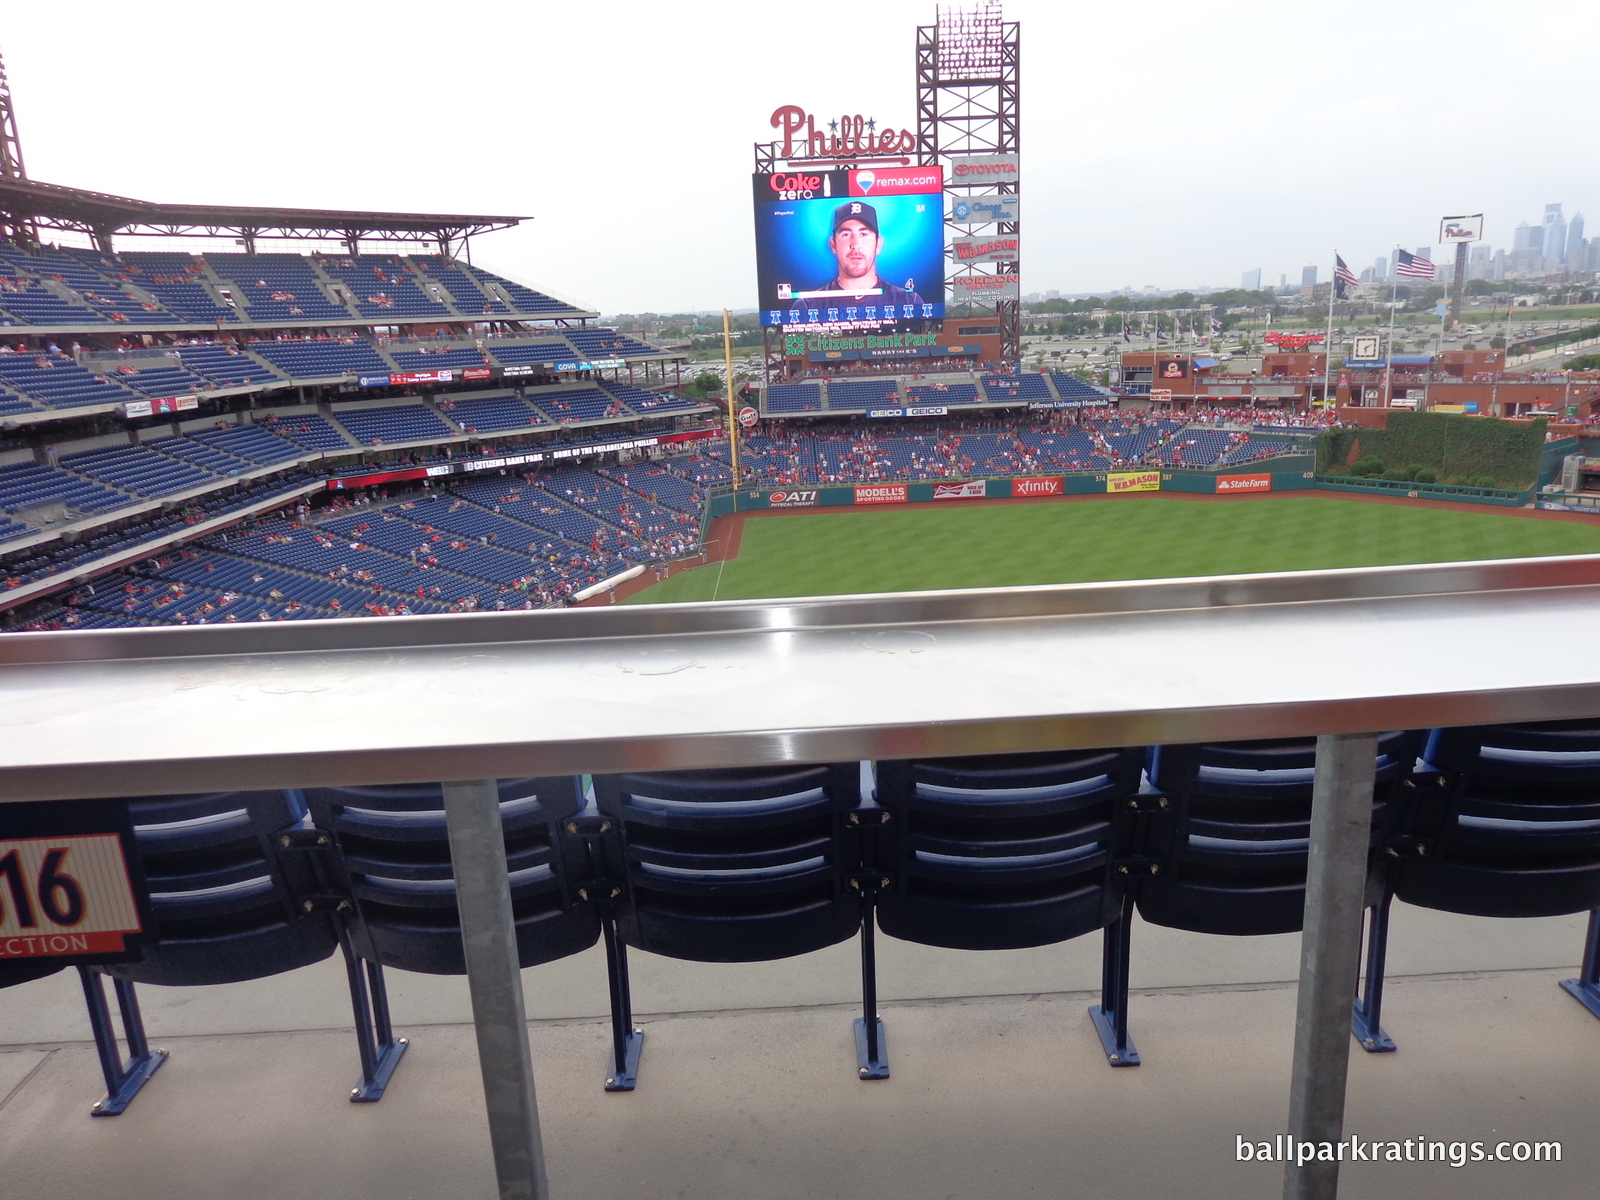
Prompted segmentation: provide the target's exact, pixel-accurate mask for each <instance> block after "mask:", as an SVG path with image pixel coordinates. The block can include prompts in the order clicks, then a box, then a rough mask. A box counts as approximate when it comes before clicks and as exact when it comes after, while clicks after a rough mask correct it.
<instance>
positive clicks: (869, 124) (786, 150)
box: [772, 104, 917, 160]
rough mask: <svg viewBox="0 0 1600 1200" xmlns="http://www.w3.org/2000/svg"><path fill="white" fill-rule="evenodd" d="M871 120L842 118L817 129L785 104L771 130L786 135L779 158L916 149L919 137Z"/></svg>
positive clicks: (853, 155) (796, 108)
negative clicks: (882, 127) (824, 127)
mask: <svg viewBox="0 0 1600 1200" xmlns="http://www.w3.org/2000/svg"><path fill="white" fill-rule="evenodd" d="M877 126H878V123H877V122H876V121H874V120H873V119H872V118H870V117H862V116H861V115H860V114H857V115H855V116H842V117H840V118H839V119H838V120H836V121H829V122H828V125H827V128H826V129H818V128H817V121H816V118H815V117H813V116H812V115H811V114H810V113H808V112H806V110H805V109H803V108H801V107H800V106H799V105H798V104H785V105H783V106H781V107H779V108H776V109H774V110H773V113H772V127H773V128H774V129H776V130H779V131H780V132H782V134H783V149H782V150H781V152H780V153H779V155H778V157H780V158H785V159H790V160H798V159H807V158H818V159H839V158H862V157H870V156H873V155H880V156H882V155H891V154H909V153H910V152H911V151H912V150H915V149H916V146H917V136H916V134H914V133H912V132H911V131H910V130H909V129H888V128H884V129H879V128H878V127H877Z"/></svg>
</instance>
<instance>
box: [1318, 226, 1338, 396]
mask: <svg viewBox="0 0 1600 1200" xmlns="http://www.w3.org/2000/svg"><path fill="white" fill-rule="evenodd" d="M1338 294H1339V251H1338V249H1337V248H1336V249H1335V250H1334V252H1333V278H1331V279H1329V280H1328V340H1327V341H1325V342H1323V343H1322V406H1323V408H1327V406H1328V404H1329V402H1330V401H1332V400H1333V398H1334V396H1333V301H1334V297H1336V296H1337V295H1338Z"/></svg>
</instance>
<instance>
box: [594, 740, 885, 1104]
mask: <svg viewBox="0 0 1600 1200" xmlns="http://www.w3.org/2000/svg"><path fill="white" fill-rule="evenodd" d="M594 793H595V800H596V802H597V804H598V808H599V816H598V817H597V818H591V821H598V822H599V823H600V825H601V826H604V825H608V823H610V822H615V824H616V825H617V827H618V828H617V830H616V831H611V830H610V829H609V828H601V827H600V826H596V825H593V824H591V825H590V826H588V827H586V828H589V829H593V830H594V834H593V835H592V836H591V838H590V841H591V847H590V854H591V855H592V856H594V857H595V859H596V860H597V861H599V860H602V859H603V861H605V863H606V875H607V878H609V879H613V880H616V881H617V885H616V891H617V892H618V893H619V894H617V895H615V896H613V897H611V899H610V900H607V899H606V897H604V896H602V897H600V898H599V899H600V900H601V917H602V920H603V922H604V923H605V932H606V942H607V949H608V951H609V952H610V953H609V955H608V960H609V966H610V971H611V978H612V995H613V999H614V1002H615V1007H614V1014H615V1016H614V1025H613V1046H612V1061H611V1071H610V1072H609V1073H608V1075H607V1084H606V1086H607V1088H608V1089H609V1090H628V1089H630V1088H631V1087H632V1086H633V1080H634V1074H635V1068H636V1066H637V1061H638V1053H639V1047H638V1043H637V1041H636V1040H635V1039H636V1038H638V1037H639V1036H640V1035H637V1034H635V1033H633V1032H632V1012H631V1008H630V1006H629V989H628V985H627V959H626V956H625V955H626V951H625V946H634V947H637V948H638V949H641V950H646V951H649V952H650V953H652V954H662V955H666V956H667V957H669V958H682V959H688V960H690V961H693V962H765V961H770V960H772V959H780V958H789V957H792V956H794V955H797V954H805V953H808V952H810V951H813V950H820V949H821V948H822V947H824V946H831V945H834V944H836V943H838V942H842V941H845V940H847V939H848V938H850V937H852V936H854V935H855V934H856V933H857V931H863V934H864V937H865V936H866V935H868V934H869V933H870V929H871V926H870V924H864V922H863V918H864V917H865V916H866V915H867V914H868V913H869V909H868V907H867V906H866V904H865V903H864V902H863V899H862V897H863V891H862V887H861V885H862V881H863V879H864V878H865V879H868V880H875V879H876V878H877V875H876V872H871V873H869V874H867V875H865V876H863V875H862V874H861V873H860V872H859V871H858V870H857V864H858V863H859V861H860V852H859V846H858V842H857V839H856V837H855V836H854V833H853V831H854V830H855V829H857V828H859V826H852V825H847V824H846V822H847V814H850V813H852V812H856V811H857V810H858V809H859V805H860V799H861V784H860V764H859V763H853V762H852V763H839V764H833V765H830V766H795V767H774V768H750V769H731V770H721V771H666V772H657V773H650V774H629V775H597V776H595V777H594ZM605 834H612V836H610V837H605V836H601V835H605ZM616 834H620V837H617V836H615V835H616ZM868 891H869V893H870V892H875V891H876V886H875V885H874V886H873V887H871V888H869V889H868ZM613 922H615V924H616V926H617V930H618V934H619V935H620V936H615V937H614V936H613V935H612V926H613ZM871 962H872V959H871V949H870V941H865V940H864V942H863V982H864V985H865V987H866V991H865V999H866V1011H865V1016H864V1018H863V1020H862V1022H861V1023H859V1024H858V1027H857V1035H858V1049H860V1050H861V1053H860V1054H858V1057H859V1058H861V1059H862V1062H861V1064H860V1070H861V1074H862V1077H863V1078H881V1077H883V1076H886V1075H887V1074H888V1066H887V1061H886V1058H885V1055H884V1053H883V1047H882V1039H881V1036H879V1031H880V1029H881V1023H880V1022H879V1021H878V1019H877V1012H876V1003H875V1001H876V997H875V996H874V994H873V993H872V991H871V980H872V977H873V976H872V971H871V969H870V968H871ZM869 1033H870V1035H871V1041H872V1043H873V1045H872V1047H871V1051H872V1052H870V1053H869V1052H868V1047H867V1036H868V1034H869Z"/></svg>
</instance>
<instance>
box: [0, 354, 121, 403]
mask: <svg viewBox="0 0 1600 1200" xmlns="http://www.w3.org/2000/svg"><path fill="white" fill-rule="evenodd" d="M0 383H3V384H4V385H5V386H6V387H7V388H8V389H10V390H12V391H16V392H21V393H22V394H24V395H26V396H27V397H28V398H29V399H31V400H32V401H34V403H36V404H38V405H39V406H41V407H44V408H80V407H85V406H88V405H91V404H126V403H128V402H129V401H131V400H141V399H143V398H144V397H143V396H142V395H141V394H140V393H138V392H135V391H132V390H130V389H129V388H126V387H124V386H123V385H122V384H120V383H117V382H116V381H115V378H114V376H110V375H100V374H95V373H93V372H90V371H87V370H85V369H84V368H83V367H80V366H79V365H78V364H77V363H76V362H74V361H73V360H72V359H70V358H67V357H65V356H62V355H38V356H29V355H26V354H0Z"/></svg>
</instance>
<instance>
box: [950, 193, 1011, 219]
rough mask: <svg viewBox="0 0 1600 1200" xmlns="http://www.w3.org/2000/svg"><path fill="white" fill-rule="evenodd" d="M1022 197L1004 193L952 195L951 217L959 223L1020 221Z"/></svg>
mask: <svg viewBox="0 0 1600 1200" xmlns="http://www.w3.org/2000/svg"><path fill="white" fill-rule="evenodd" d="M1020 202H1021V201H1020V197H1018V196H1002V195H998V194H996V195H977V196H951V197H950V219H951V220H952V221H954V222H955V223H956V224H958V225H992V224H994V223H995V222H996V221H1018V220H1021V217H1020V215H1019V213H1020V209H1019V207H1018V206H1019V204H1020Z"/></svg>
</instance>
